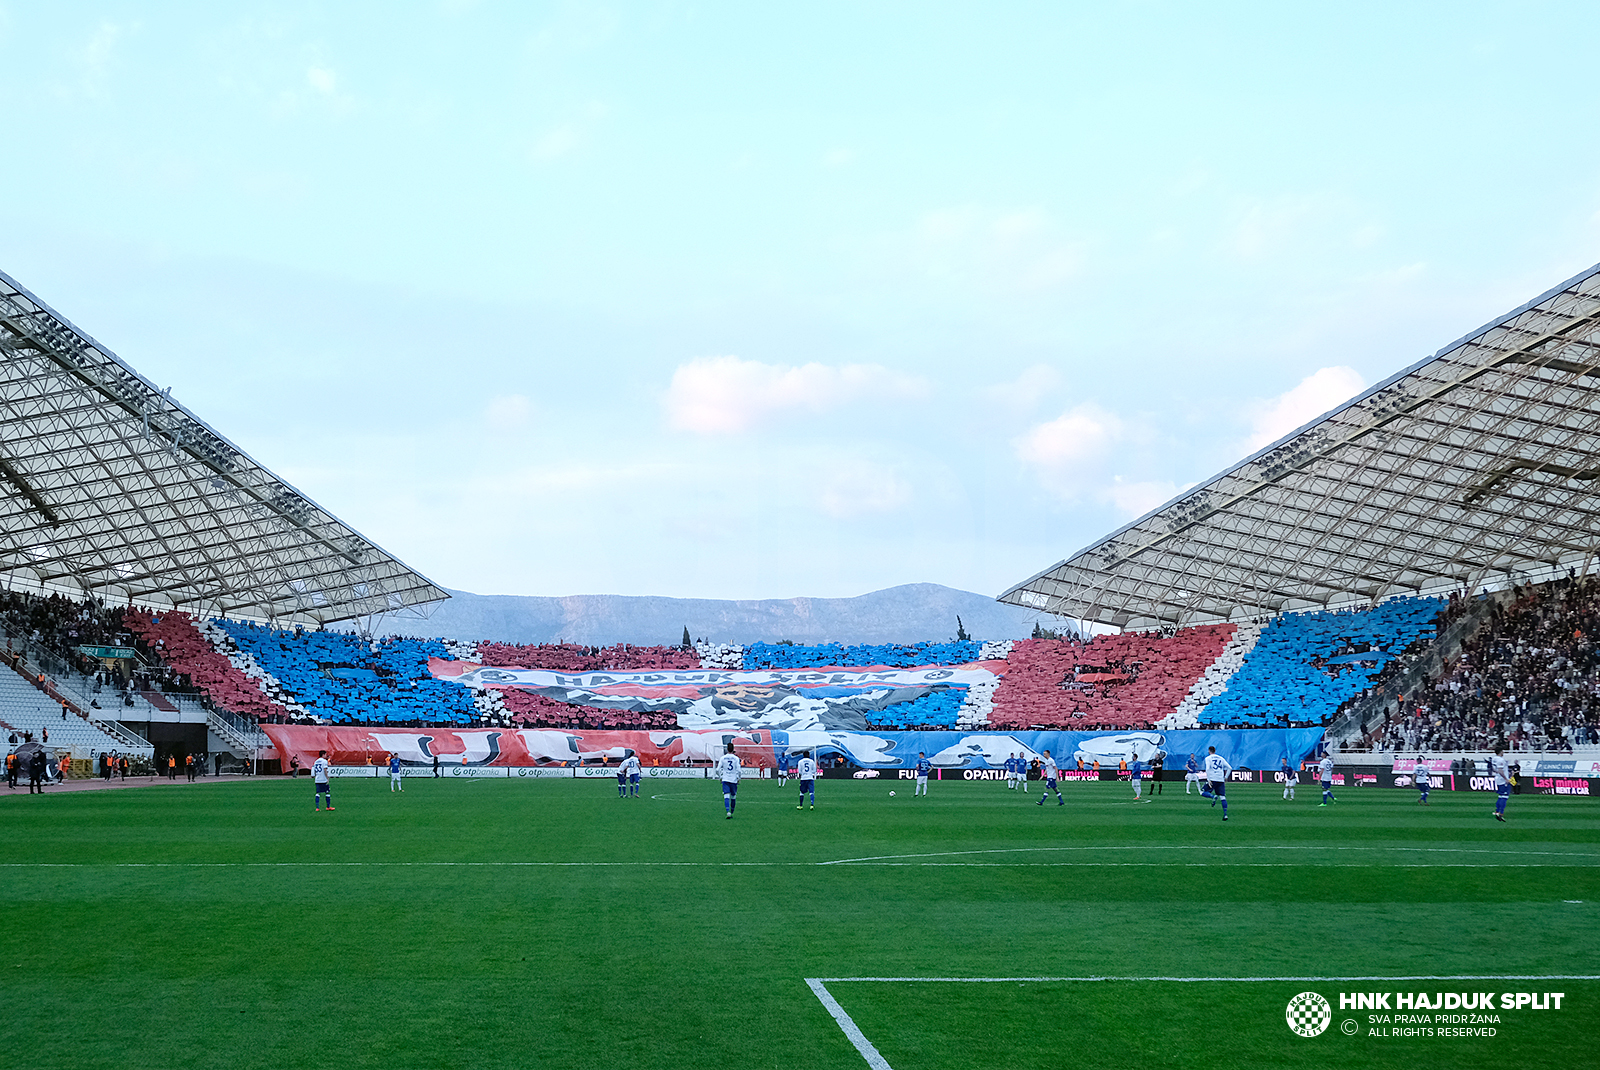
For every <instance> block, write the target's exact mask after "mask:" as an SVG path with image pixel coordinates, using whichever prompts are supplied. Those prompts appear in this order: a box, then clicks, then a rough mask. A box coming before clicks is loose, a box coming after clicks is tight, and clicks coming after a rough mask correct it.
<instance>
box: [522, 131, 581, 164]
mask: <svg viewBox="0 0 1600 1070" xmlns="http://www.w3.org/2000/svg"><path fill="white" fill-rule="evenodd" d="M577 143H578V132H577V131H576V130H574V129H572V127H570V126H558V127H556V128H555V129H554V130H550V131H548V132H547V133H546V134H545V135H544V136H543V137H541V138H540V139H539V140H538V141H535V142H534V143H533V150H532V151H533V158H534V159H536V160H554V159H556V158H557V157H560V156H565V155H566V154H567V153H569V152H571V151H572V148H573V146H574V145H576V144H577Z"/></svg>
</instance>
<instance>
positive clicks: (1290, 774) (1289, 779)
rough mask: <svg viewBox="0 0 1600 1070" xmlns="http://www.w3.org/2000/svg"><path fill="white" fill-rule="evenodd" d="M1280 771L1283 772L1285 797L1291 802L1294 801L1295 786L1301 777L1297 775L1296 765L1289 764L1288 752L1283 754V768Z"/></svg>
mask: <svg viewBox="0 0 1600 1070" xmlns="http://www.w3.org/2000/svg"><path fill="white" fill-rule="evenodd" d="M1279 771H1280V772H1281V773H1283V797H1284V798H1285V799H1287V800H1288V801H1289V802H1294V786H1295V782H1296V781H1298V780H1299V779H1300V778H1299V777H1298V776H1296V775H1295V771H1294V766H1292V765H1290V764H1289V756H1288V755H1287V754H1285V755H1284V756H1283V768H1282V769H1281V770H1279Z"/></svg>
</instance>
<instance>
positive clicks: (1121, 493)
mask: <svg viewBox="0 0 1600 1070" xmlns="http://www.w3.org/2000/svg"><path fill="white" fill-rule="evenodd" d="M1178 490H1179V487H1178V485H1177V484H1176V483H1174V482H1172V481H1171V480H1168V479H1154V480H1147V481H1145V482H1142V483H1133V482H1128V481H1126V480H1124V479H1123V478H1122V477H1121V476H1117V477H1116V478H1115V479H1113V480H1112V481H1111V484H1110V486H1108V487H1105V488H1104V490H1103V492H1102V496H1103V497H1104V498H1105V499H1106V500H1107V501H1109V502H1111V504H1112V505H1113V506H1115V507H1116V510H1117V512H1119V513H1121V514H1123V515H1124V516H1126V517H1128V518H1129V519H1130V520H1131V519H1133V518H1134V517H1138V516H1144V514H1146V513H1148V512H1149V511H1150V510H1152V509H1154V508H1155V507H1156V506H1158V505H1165V504H1166V503H1167V502H1170V501H1171V500H1172V499H1173V498H1175V497H1177V496H1178Z"/></svg>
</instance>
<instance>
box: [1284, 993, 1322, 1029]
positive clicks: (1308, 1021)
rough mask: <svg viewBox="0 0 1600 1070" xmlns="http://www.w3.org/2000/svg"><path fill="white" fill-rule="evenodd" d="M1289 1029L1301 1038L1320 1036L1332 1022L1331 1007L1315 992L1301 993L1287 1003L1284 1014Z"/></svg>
mask: <svg viewBox="0 0 1600 1070" xmlns="http://www.w3.org/2000/svg"><path fill="white" fill-rule="evenodd" d="M1284 1017H1285V1018H1286V1019H1288V1022H1289V1028H1290V1029H1292V1030H1294V1031H1295V1032H1296V1033H1297V1034H1299V1035H1300V1036H1303V1037H1315V1036H1321V1035H1322V1031H1323V1030H1325V1029H1327V1028H1328V1023H1329V1022H1331V1021H1333V1007H1332V1006H1330V1005H1329V1003H1328V1001H1327V1000H1325V999H1323V998H1322V997H1321V996H1320V995H1318V994H1317V993H1315V992H1302V993H1300V994H1299V995H1298V996H1296V997H1294V998H1293V999H1291V1000H1290V1001H1289V1008H1288V1010H1286V1011H1285V1012H1284Z"/></svg>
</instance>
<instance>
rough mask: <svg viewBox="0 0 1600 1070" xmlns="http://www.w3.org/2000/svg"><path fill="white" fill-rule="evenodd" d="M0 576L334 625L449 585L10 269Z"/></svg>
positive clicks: (4, 302) (424, 599)
mask: <svg viewBox="0 0 1600 1070" xmlns="http://www.w3.org/2000/svg"><path fill="white" fill-rule="evenodd" d="M0 427H3V428H4V439H3V443H0V488H3V490H4V493H0V530H3V531H4V533H5V541H4V544H3V546H0V577H3V578H4V579H5V581H6V582H8V583H10V582H15V581H20V582H22V583H23V584H25V585H28V586H36V587H42V588H44V589H64V590H82V591H83V592H85V593H87V594H92V595H96V596H98V597H102V598H105V599H107V600H110V601H113V602H117V601H122V600H131V601H134V602H138V603H141V604H145V605H154V606H162V605H165V604H168V603H170V604H171V605H173V606H174V607H177V608H180V609H184V610H188V611H191V612H198V613H205V614H218V613H223V612H226V613H227V614H229V615H230V616H241V617H251V618H256V619H261V620H275V621H280V622H287V621H302V622H305V623H312V624H322V623H328V622H331V621H337V620H345V619H349V618H352V617H360V616H368V615H377V614H383V613H393V612H396V611H401V610H404V609H406V608H407V607H410V606H416V605H421V604H424V603H428V602H436V601H439V600H440V599H443V598H448V597H449V595H448V594H447V593H446V592H445V591H444V589H443V588H441V587H439V586H438V585H436V584H434V583H433V582H431V581H430V580H428V579H426V578H425V577H423V576H420V575H418V574H417V573H416V572H415V571H414V570H412V569H410V568H407V567H406V566H405V565H404V564H403V563H401V562H400V561H398V560H396V559H395V558H394V557H392V556H391V555H390V554H388V553H386V552H384V550H382V549H381V548H380V547H378V546H376V545H375V544H373V543H372V542H371V541H369V540H368V539H365V538H363V537H362V536H361V535H360V534H359V533H357V532H356V531H354V530H353V529H351V528H350V527H349V526H348V525H346V524H344V523H341V522H340V521H339V519H338V518H337V517H335V516H333V515H332V514H331V513H329V512H327V511H326V510H324V509H322V508H321V507H319V506H318V505H317V504H316V503H315V502H313V501H311V500H310V499H309V498H307V497H306V496H305V495H303V494H301V493H300V492H299V491H297V490H295V489H294V488H293V487H291V486H290V485H289V484H287V483H285V482H284V481H283V480H281V479H279V478H278V477H277V476H275V475H273V474H272V473H271V472H269V471H267V470H266V469H265V468H263V467H262V466H261V465H259V464H257V463H256V462H255V461H253V460H251V459H250V457H248V456H247V455H246V454H245V453H244V451H243V450H241V449H239V448H238V447H237V446H235V445H234V444H233V443H231V442H229V441H228V440H227V439H225V438H223V437H222V436H221V435H219V434H218V433H217V432H216V431H215V430H213V429H212V428H211V426H210V425H208V424H206V423H205V422H204V421H203V420H201V419H200V418H199V417H197V416H195V415H194V414H193V413H192V412H190V411H189V410H188V409H186V408H184V407H183V406H182V405H180V404H178V403H177V402H175V401H173V400H172V399H171V397H170V392H168V391H162V390H158V389H157V388H156V387H155V385H154V384H152V383H151V382H150V381H149V380H147V379H145V378H144V377H143V376H142V375H140V374H139V373H138V372H136V371H134V370H133V369H132V368H130V367H128V365H127V364H125V363H123V362H122V361H121V360H119V359H118V358H117V356H116V354H114V353H112V352H111V351H110V350H109V349H107V348H105V347H104V346H102V345H100V344H99V343H98V342H96V341H95V340H94V339H93V338H90V337H89V336H88V335H86V334H84V333H83V332H82V331H79V330H78V329H77V328H76V327H74V326H72V324H70V323H69V322H67V321H66V320H65V319H64V318H62V317H61V316H59V315H57V314H56V313H55V312H54V311H53V310H51V309H50V308H49V307H48V306H47V305H45V304H44V302H42V301H40V300H39V299H38V298H37V297H35V296H34V295H33V294H31V293H29V292H28V291H27V290H26V289H24V288H23V287H22V286H20V285H19V284H18V283H17V282H16V281H15V280H13V279H12V278H11V277H10V276H9V275H6V274H4V273H3V272H0Z"/></svg>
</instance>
